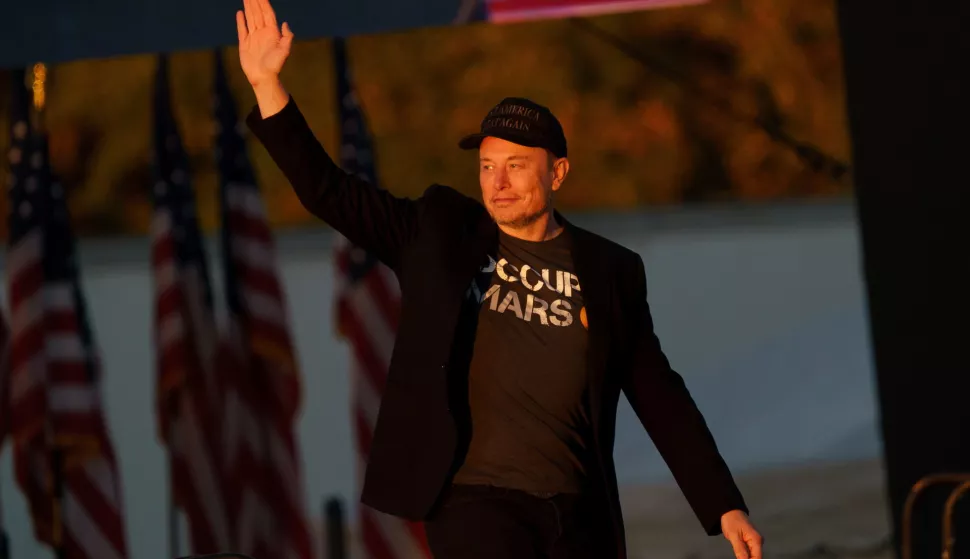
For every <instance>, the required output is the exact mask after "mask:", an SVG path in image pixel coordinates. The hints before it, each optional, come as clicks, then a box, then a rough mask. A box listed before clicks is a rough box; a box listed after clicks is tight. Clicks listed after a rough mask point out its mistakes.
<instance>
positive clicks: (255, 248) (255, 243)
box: [232, 236, 276, 274]
mask: <svg viewBox="0 0 970 559" xmlns="http://www.w3.org/2000/svg"><path fill="white" fill-rule="evenodd" d="M232 255H233V257H235V258H237V259H238V260H240V261H241V262H242V263H243V264H245V265H246V266H247V267H249V268H253V269H255V270H263V271H265V272H268V273H271V274H275V273H276V254H275V251H274V249H273V245H271V244H269V243H266V242H263V241H261V240H258V239H254V238H251V237H241V236H236V237H234V238H233V240H232Z"/></svg>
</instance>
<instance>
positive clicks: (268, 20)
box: [236, 0, 293, 118]
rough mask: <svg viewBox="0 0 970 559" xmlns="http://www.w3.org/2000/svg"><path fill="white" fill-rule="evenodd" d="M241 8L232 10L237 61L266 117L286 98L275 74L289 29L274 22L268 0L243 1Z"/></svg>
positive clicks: (288, 44) (286, 47) (285, 53)
mask: <svg viewBox="0 0 970 559" xmlns="http://www.w3.org/2000/svg"><path fill="white" fill-rule="evenodd" d="M243 7H244V8H245V12H243V11H241V10H240V11H237V12H236V31H237V32H238V34H239V64H240V65H241V66H242V70H243V73H244V74H246V79H248V80H249V83H250V85H252V86H253V91H254V92H255V93H256V101H257V103H258V104H259V109H260V113H261V114H262V116H263V118H266V117H269V116H271V115H273V114H276V113H277V112H279V111H281V110H282V109H283V107H284V106H286V102H287V101H288V99H289V95H288V94H287V93H286V91H285V90H284V89H283V86H282V84H281V83H280V79H279V75H280V71H281V70H282V69H283V63H284V62H286V57H287V56H289V54H290V47H291V46H292V44H293V32H292V31H290V26H289V25H287V23H286V22H283V27H282V29H281V28H280V26H279V25H278V24H277V23H276V14H275V13H274V12H273V7H272V6H270V4H269V0H244V2H243Z"/></svg>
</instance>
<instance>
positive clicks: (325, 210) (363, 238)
mask: <svg viewBox="0 0 970 559" xmlns="http://www.w3.org/2000/svg"><path fill="white" fill-rule="evenodd" d="M246 124H247V126H248V127H249V129H250V130H252V132H253V134H254V136H255V137H256V139H258V140H259V142H260V143H262V144H263V146H264V147H265V148H266V150H267V151H268V152H269V155H270V157H271V158H272V159H273V161H274V162H275V163H276V165H277V166H278V167H279V168H280V170H281V171H282V172H283V174H284V175H285V176H286V178H287V179H288V180H289V182H290V184H291V185H292V187H293V190H294V191H295V192H296V195H297V198H299V200H300V203H302V204H303V207H305V208H306V209H307V211H309V212H310V213H311V214H313V215H315V216H316V217H318V218H320V219H322V220H323V221H325V222H326V223H327V224H329V225H330V226H331V227H333V228H334V229H336V230H337V231H338V232H339V233H341V234H342V235H343V236H344V237H347V239H348V240H349V241H350V242H352V243H354V244H355V245H357V246H359V247H361V248H363V249H365V250H367V251H368V252H371V253H372V254H374V255H375V256H376V257H377V258H378V259H379V260H381V261H382V262H384V263H385V264H387V265H388V266H389V267H391V268H392V269H397V268H398V264H399V260H400V255H401V251H402V248H403V247H404V246H405V245H406V244H407V242H408V241H409V240H410V239H411V238H412V237H413V235H414V232H415V229H416V224H417V221H418V219H417V212H418V209H417V206H418V203H417V202H416V201H415V200H410V199H407V198H399V197H396V196H394V195H392V194H390V193H389V192H387V191H386V190H383V189H381V188H379V187H377V186H376V185H372V184H370V183H369V182H367V181H364V180H362V179H360V178H358V177H356V176H353V175H350V174H348V173H346V172H344V171H343V170H342V169H341V168H340V167H339V166H338V165H337V164H336V163H335V162H334V161H333V159H331V157H330V155H328V154H327V152H326V151H325V150H324V149H323V146H322V145H321V144H320V142H319V141H318V140H317V138H316V137H315V136H314V134H313V131H312V130H311V129H310V126H309V125H308V124H307V122H306V120H305V118H304V117H303V114H302V113H301V112H300V109H299V107H298V106H297V104H296V101H295V100H294V99H293V97H292V96H291V97H290V99H289V101H288V102H287V104H286V106H285V107H284V108H283V110H282V111H280V112H278V113H276V114H274V115H272V116H270V117H268V118H265V119H264V118H262V115H261V114H260V112H259V107H258V106H257V107H253V109H252V111H250V113H249V115H248V116H247V117H246Z"/></svg>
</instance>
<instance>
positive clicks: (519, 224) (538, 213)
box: [490, 191, 552, 229]
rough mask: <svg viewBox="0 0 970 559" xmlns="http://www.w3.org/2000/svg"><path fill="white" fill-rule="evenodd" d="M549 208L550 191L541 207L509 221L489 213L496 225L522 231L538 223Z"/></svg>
mask: <svg viewBox="0 0 970 559" xmlns="http://www.w3.org/2000/svg"><path fill="white" fill-rule="evenodd" d="M550 208H552V191H549V193H548V194H547V195H546V198H545V200H543V204H542V206H541V207H539V208H538V209H536V210H535V211H533V212H530V213H528V214H525V215H520V216H517V217H514V218H511V219H501V218H499V217H498V216H497V215H495V212H490V213H491V215H492V219H493V220H495V223H497V224H498V225H502V226H505V227H509V228H511V229H524V228H526V227H528V226H530V225H532V224H533V223H535V222H536V221H539V219H540V218H541V217H542V216H544V215H546V214H547V213H549V209H550Z"/></svg>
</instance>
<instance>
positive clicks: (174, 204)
mask: <svg viewBox="0 0 970 559" xmlns="http://www.w3.org/2000/svg"><path fill="white" fill-rule="evenodd" d="M157 71H158V73H157V76H156V82H155V88H156V89H155V109H154V112H155V114H154V119H155V126H154V151H153V160H154V163H153V170H154V181H155V184H154V188H153V189H152V195H153V200H154V207H155V211H154V216H153V218H152V271H153V276H154V287H155V316H154V341H155V351H156V375H157V377H156V381H157V388H156V398H157V402H156V404H157V418H158V430H159V433H160V436H161V438H162V441H163V442H164V444H165V445H166V446H167V447H168V459H169V472H170V476H171V477H170V484H171V487H170V491H171V492H172V497H173V502H174V505H175V507H176V508H177V509H179V510H180V511H181V512H182V513H184V514H185V516H186V518H187V521H188V529H189V540H190V541H189V546H190V552H191V553H212V552H218V551H227V550H229V549H230V546H231V543H232V523H231V522H230V517H229V516H228V514H227V510H228V509H227V502H226V500H225V495H226V486H225V484H224V481H225V480H224V479H223V476H222V472H223V461H222V458H221V452H222V451H221V449H222V446H221V441H222V417H223V416H222V413H223V411H222V410H223V398H222V394H223V383H224V380H223V378H222V372H221V371H220V369H219V367H217V363H218V359H219V341H218V335H217V334H218V332H217V328H216V320H215V312H214V309H213V302H212V290H211V286H210V284H209V274H208V266H207V265H206V255H205V250H204V247H203V245H202V234H201V231H200V229H199V223H198V220H197V218H196V213H195V192H194V190H193V189H192V185H191V183H190V180H189V167H188V158H187V156H186V154H185V150H184V149H183V147H182V142H181V139H180V137H179V133H178V128H177V126H176V124H175V119H174V117H173V115H172V110H171V103H170V100H169V84H168V59H167V58H166V57H165V56H164V55H163V56H160V57H159V61H158V70H157ZM170 522H174V519H170ZM170 528H172V527H171V526H170ZM173 543H177V542H173ZM172 551H174V552H175V554H178V550H172Z"/></svg>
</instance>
